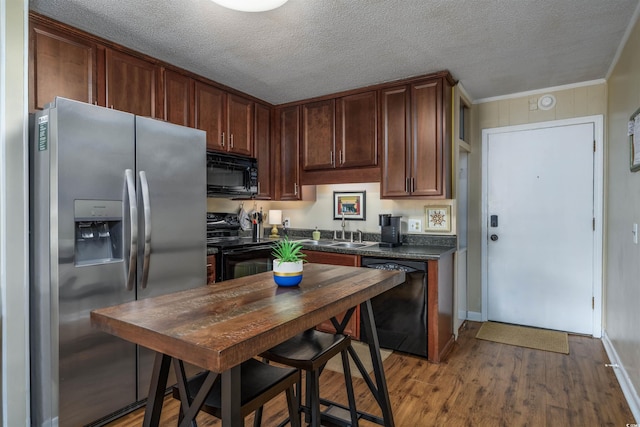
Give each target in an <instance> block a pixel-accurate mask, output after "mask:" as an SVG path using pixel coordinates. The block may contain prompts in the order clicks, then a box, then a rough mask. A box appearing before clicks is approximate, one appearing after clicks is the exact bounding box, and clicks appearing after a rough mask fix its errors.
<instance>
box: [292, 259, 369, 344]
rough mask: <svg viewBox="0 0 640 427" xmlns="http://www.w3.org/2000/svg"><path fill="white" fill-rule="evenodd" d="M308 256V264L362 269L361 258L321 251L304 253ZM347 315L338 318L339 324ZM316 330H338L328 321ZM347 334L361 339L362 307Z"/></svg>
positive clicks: (354, 316)
mask: <svg viewBox="0 0 640 427" xmlns="http://www.w3.org/2000/svg"><path fill="white" fill-rule="evenodd" d="M303 252H304V253H305V254H306V255H307V258H306V260H307V262H315V263H318V264H331V265H347V266H353V267H360V256H359V255H349V254H337V253H333V252H321V251H303ZM344 315H345V313H343V314H341V315H339V316H336V319H337V320H338V322H342V319H343V318H344ZM316 329H318V330H320V331H325V332H331V333H335V332H336V329H335V328H334V327H333V325H332V324H331V321H329V320H327V321H326V322H322V323H321V324H319V325H318V326H316ZM344 332H345V334H347V335H349V336H351V337H353V338H355V339H359V338H360V307H356V310H355V312H354V313H353V315H352V316H351V319H350V320H349V323H347V327H346V328H345V329H344Z"/></svg>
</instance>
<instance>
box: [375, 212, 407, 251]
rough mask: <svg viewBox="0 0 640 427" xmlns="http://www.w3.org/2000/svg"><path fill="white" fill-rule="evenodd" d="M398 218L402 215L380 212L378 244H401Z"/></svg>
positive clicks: (385, 245) (386, 245)
mask: <svg viewBox="0 0 640 427" xmlns="http://www.w3.org/2000/svg"><path fill="white" fill-rule="evenodd" d="M400 218H402V217H400V216H391V214H380V220H379V223H380V246H382V247H386V248H392V247H394V246H400V245H402V234H401V233H400Z"/></svg>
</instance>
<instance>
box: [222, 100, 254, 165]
mask: <svg viewBox="0 0 640 427" xmlns="http://www.w3.org/2000/svg"><path fill="white" fill-rule="evenodd" d="M227 117H228V119H227V121H228V125H227V129H228V133H229V146H228V150H229V151H230V152H232V153H235V154H242V155H245V156H253V139H252V138H253V101H250V100H248V99H246V98H242V97H240V96H237V95H232V94H228V95H227Z"/></svg>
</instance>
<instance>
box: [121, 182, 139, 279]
mask: <svg viewBox="0 0 640 427" xmlns="http://www.w3.org/2000/svg"><path fill="white" fill-rule="evenodd" d="M124 176H125V183H126V185H125V190H126V192H127V196H128V199H129V216H130V217H131V218H130V220H131V230H130V231H131V241H130V242H129V251H130V252H129V262H128V264H129V265H128V266H125V280H126V286H127V290H128V291H132V290H133V284H134V283H135V280H136V260H137V259H138V208H137V207H136V183H135V181H134V174H133V171H132V170H131V169H127V170H125V171H124Z"/></svg>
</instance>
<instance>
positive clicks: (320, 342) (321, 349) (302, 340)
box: [256, 329, 358, 427]
mask: <svg viewBox="0 0 640 427" xmlns="http://www.w3.org/2000/svg"><path fill="white" fill-rule="evenodd" d="M349 346H351V338H350V337H349V336H347V335H342V334H329V333H326V332H321V331H317V330H315V329H309V330H307V331H305V332H303V333H300V334H298V335H296V336H295V337H293V338H291V339H289V340H287V341H285V342H283V343H282V344H279V345H277V346H275V347H273V348H271V349H270V350H267V351H265V352H264V353H262V354H261V355H260V356H262V357H264V358H265V359H268V360H271V361H273V362H276V363H281V364H283V365H286V366H291V367H293V368H296V369H298V370H300V371H305V372H306V374H307V381H306V387H305V389H306V399H305V401H306V403H305V405H304V406H302V404H301V397H300V396H301V394H300V392H301V381H300V382H298V390H297V399H298V404H299V405H300V409H301V410H303V411H304V412H305V414H307V416H306V421H307V422H309V421H310V423H311V424H310V425H311V426H313V427H319V426H320V418H321V413H320V374H321V373H322V370H323V369H324V367H325V365H326V364H327V362H328V361H329V359H331V358H332V357H334V356H335V355H337V354H341V356H342V367H343V370H344V379H345V384H346V386H347V397H348V399H349V413H350V417H351V426H352V427H355V426H357V425H358V414H357V411H356V401H355V397H354V394H353V384H352V382H351V369H350V367H349V356H348V349H349ZM261 411H262V408H261V409H259V410H258V411H257V412H256V418H258V417H259V416H261ZM309 413H310V415H311V417H310V419H309V417H308V415H309Z"/></svg>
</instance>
